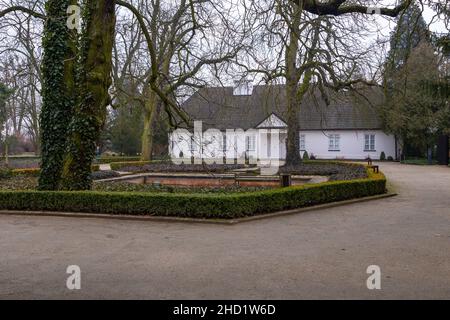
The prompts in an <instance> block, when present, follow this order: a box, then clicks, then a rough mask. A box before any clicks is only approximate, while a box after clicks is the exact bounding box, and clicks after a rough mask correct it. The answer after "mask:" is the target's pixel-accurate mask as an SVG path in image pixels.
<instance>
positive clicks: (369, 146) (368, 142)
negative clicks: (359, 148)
mask: <svg viewBox="0 0 450 320" xmlns="http://www.w3.org/2000/svg"><path fill="white" fill-rule="evenodd" d="M364 151H375V135H374V134H365V135H364Z"/></svg>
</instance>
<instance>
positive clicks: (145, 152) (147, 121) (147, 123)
mask: <svg viewBox="0 0 450 320" xmlns="http://www.w3.org/2000/svg"><path fill="white" fill-rule="evenodd" d="M157 103H158V99H157V95H156V93H154V92H153V91H150V94H149V98H148V99H147V100H146V102H145V110H144V130H143V132H142V148H141V153H142V154H141V160H142V161H150V160H152V152H153V128H154V122H155V118H156V111H157Z"/></svg>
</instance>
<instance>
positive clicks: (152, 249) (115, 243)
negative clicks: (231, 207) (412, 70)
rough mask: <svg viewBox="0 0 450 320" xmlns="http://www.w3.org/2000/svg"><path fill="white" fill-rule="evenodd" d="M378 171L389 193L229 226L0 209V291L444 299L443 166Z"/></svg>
mask: <svg viewBox="0 0 450 320" xmlns="http://www.w3.org/2000/svg"><path fill="white" fill-rule="evenodd" d="M381 170H383V171H384V173H385V174H386V175H387V177H388V179H389V182H390V184H391V186H392V187H393V189H394V190H395V191H396V192H397V193H399V195H398V196H396V197H392V198H388V199H382V200H375V201H370V202H364V203H359V204H352V205H348V206H343V207H336V208H329V209H323V210H317V211H310V212H306V213H301V214H296V215H291V216H285V217H278V218H273V219H265V220H260V221H253V222H248V223H242V224H238V225H231V226H224V225H209V224H189V223H178V222H177V223H172V222H170V223H169V222H150V221H145V222H142V221H122V220H107V219H87V218H83V219H81V218H56V217H24V216H5V215H0V299H13V298H50V299H53V298H62V299H82V298H100V299H103V298H112V299H116V298H125V299H127V298H138V299H166V298H167V299H206V298H208V299H285V298H288V299H303V298H307V299H315V298H319V299H320V298H331V299H347V298H364V299H366V298H368V299H376V298H383V299H389V298H406V299H408V298H447V299H450V168H446V167H438V166H433V167H427V166H412V165H411V166H407V165H400V164H392V163H385V164H381ZM68 265H78V266H80V268H81V290H76V291H70V290H68V289H67V288H66V279H67V277H68V276H69V275H68V274H66V268H67V266H68ZM369 265H378V266H380V268H381V290H368V289H367V287H366V279H367V277H368V276H369V275H368V274H366V269H367V267H368V266H369Z"/></svg>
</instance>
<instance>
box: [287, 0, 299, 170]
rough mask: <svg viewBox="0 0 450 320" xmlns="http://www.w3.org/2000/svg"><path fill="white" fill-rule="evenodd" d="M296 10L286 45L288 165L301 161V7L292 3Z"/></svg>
mask: <svg viewBox="0 0 450 320" xmlns="http://www.w3.org/2000/svg"><path fill="white" fill-rule="evenodd" d="M291 5H292V9H293V11H295V14H294V18H293V21H292V25H291V31H290V35H289V44H288V45H287V47H286V99H287V126H288V134H287V140H286V165H296V164H299V163H300V162H301V158H300V143H299V123H298V113H299V109H300V103H301V101H299V100H298V99H297V98H298V97H297V88H298V81H299V79H300V77H299V75H298V71H297V53H298V35H297V30H298V28H299V25H300V15H301V8H299V7H298V6H297V5H295V4H291Z"/></svg>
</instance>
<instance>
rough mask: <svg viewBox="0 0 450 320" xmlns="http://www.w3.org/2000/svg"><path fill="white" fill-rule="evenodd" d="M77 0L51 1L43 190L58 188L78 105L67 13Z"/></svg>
mask: <svg viewBox="0 0 450 320" xmlns="http://www.w3.org/2000/svg"><path fill="white" fill-rule="evenodd" d="M73 2H74V1H73V0H48V1H47V2H46V5H45V9H46V15H47V20H46V23H45V27H44V37H43V41H42V45H43V48H44V57H43V62H42V74H43V85H42V96H43V103H42V111H41V114H40V128H41V151H42V163H41V174H40V177H39V189H40V190H56V189H58V186H59V183H60V179H61V172H62V164H63V157H64V151H65V142H66V137H67V128H68V126H69V123H70V119H71V115H72V109H73V106H74V104H75V99H74V98H75V71H74V70H75V65H76V52H77V50H76V44H77V43H76V38H77V35H76V31H74V30H70V29H69V28H67V25H66V18H65V17H66V15H67V14H66V10H67V7H68V6H69V5H70V4H72V3H73Z"/></svg>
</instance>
